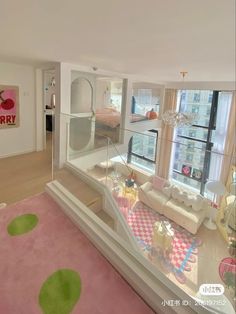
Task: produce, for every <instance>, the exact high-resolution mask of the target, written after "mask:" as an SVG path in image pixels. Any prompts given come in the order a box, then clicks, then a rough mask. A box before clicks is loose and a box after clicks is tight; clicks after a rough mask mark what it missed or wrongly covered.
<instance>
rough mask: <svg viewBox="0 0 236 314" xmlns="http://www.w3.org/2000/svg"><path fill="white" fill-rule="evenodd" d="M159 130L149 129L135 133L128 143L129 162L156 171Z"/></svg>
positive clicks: (150, 171)
mask: <svg viewBox="0 0 236 314" xmlns="http://www.w3.org/2000/svg"><path fill="white" fill-rule="evenodd" d="M157 139H158V131H157V130H154V129H152V130H149V131H146V132H144V133H136V134H135V135H133V136H132V137H131V139H130V141H129V144H128V154H127V163H131V164H133V165H135V166H136V167H139V168H141V169H142V170H144V171H147V172H149V173H155V164H156V148H157Z"/></svg>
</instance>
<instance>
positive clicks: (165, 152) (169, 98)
mask: <svg viewBox="0 0 236 314" xmlns="http://www.w3.org/2000/svg"><path fill="white" fill-rule="evenodd" d="M177 94H178V91H177V90H176V89H166V90H165V101H164V110H163V112H165V111H167V110H171V109H173V110H176V106H177ZM173 134H174V129H173V128H171V127H170V126H168V125H166V124H164V122H162V135H161V146H160V159H159V165H158V173H157V174H158V175H159V176H160V177H162V178H165V179H168V177H169V171H170V161H171V150H172V141H173Z"/></svg>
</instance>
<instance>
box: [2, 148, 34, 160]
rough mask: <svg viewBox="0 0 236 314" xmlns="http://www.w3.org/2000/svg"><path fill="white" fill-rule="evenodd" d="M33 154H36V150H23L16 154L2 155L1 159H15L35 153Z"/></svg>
mask: <svg viewBox="0 0 236 314" xmlns="http://www.w3.org/2000/svg"><path fill="white" fill-rule="evenodd" d="M33 152H36V150H35V149H29V150H23V151H20V152H16V153H11V154H5V155H0V159H2V158H8V157H14V156H19V155H24V154H29V153H33Z"/></svg>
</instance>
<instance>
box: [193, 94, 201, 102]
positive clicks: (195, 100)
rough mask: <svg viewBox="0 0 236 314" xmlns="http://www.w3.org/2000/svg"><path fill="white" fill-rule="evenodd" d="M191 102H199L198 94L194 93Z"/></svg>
mask: <svg viewBox="0 0 236 314" xmlns="http://www.w3.org/2000/svg"><path fill="white" fill-rule="evenodd" d="M193 101H194V102H200V93H195V94H194V96H193Z"/></svg>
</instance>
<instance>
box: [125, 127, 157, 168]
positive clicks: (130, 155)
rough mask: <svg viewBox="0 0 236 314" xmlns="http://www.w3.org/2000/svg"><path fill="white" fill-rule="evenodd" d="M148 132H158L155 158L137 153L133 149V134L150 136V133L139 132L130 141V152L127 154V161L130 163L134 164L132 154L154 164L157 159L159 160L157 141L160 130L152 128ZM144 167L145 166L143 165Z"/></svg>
mask: <svg viewBox="0 0 236 314" xmlns="http://www.w3.org/2000/svg"><path fill="white" fill-rule="evenodd" d="M147 131H148V132H151V133H155V134H156V144H155V147H154V157H155V158H154V160H153V159H151V158H148V157H145V156H144V155H140V154H137V153H135V152H133V151H132V148H133V136H134V135H137V134H138V135H143V136H148V134H145V133H137V134H134V135H133V136H132V137H131V138H130V140H129V143H128V154H127V163H128V164H132V156H134V157H137V158H140V159H142V160H145V161H148V162H150V163H152V164H156V160H157V143H158V130H156V129H150V130H147ZM142 168H143V167H142Z"/></svg>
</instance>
